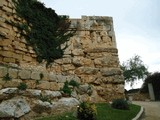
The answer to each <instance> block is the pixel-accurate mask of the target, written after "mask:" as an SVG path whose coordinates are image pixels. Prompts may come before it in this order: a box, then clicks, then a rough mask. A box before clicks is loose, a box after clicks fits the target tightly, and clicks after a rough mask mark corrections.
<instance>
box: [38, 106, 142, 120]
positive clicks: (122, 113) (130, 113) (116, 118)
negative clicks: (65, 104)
mask: <svg viewBox="0 0 160 120" xmlns="http://www.w3.org/2000/svg"><path fill="white" fill-rule="evenodd" d="M96 107H97V120H131V119H132V118H134V117H135V116H136V115H137V113H138V112H139V111H140V106H137V105H133V104H130V110H117V109H113V108H111V107H110V105H109V104H106V103H97V104H96ZM73 113H74V112H67V113H64V114H61V115H57V116H50V117H45V118H40V119H36V120H77V119H76V117H74V116H73Z"/></svg>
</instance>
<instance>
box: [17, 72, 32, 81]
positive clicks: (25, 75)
mask: <svg viewBox="0 0 160 120" xmlns="http://www.w3.org/2000/svg"><path fill="white" fill-rule="evenodd" d="M18 75H19V77H20V78H21V79H30V78H31V71H29V70H21V71H19V74H18Z"/></svg>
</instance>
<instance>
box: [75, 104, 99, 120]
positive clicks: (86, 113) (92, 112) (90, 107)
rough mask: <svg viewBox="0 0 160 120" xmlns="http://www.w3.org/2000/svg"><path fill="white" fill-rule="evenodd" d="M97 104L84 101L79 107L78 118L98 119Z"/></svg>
mask: <svg viewBox="0 0 160 120" xmlns="http://www.w3.org/2000/svg"><path fill="white" fill-rule="evenodd" d="M96 114H97V110H96V106H95V104H93V103H88V102H82V103H81V104H80V105H79V107H78V108H77V118H78V119H79V120H96Z"/></svg>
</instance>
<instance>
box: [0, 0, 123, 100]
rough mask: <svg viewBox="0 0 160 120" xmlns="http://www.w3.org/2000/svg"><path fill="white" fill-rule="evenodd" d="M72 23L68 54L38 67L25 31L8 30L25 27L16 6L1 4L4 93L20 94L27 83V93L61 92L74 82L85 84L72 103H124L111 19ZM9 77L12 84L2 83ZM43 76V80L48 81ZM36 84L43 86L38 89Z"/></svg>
mask: <svg viewBox="0 0 160 120" xmlns="http://www.w3.org/2000/svg"><path fill="white" fill-rule="evenodd" d="M70 20H71V26H70V27H71V28H76V29H77V31H76V33H75V35H74V36H73V37H71V38H70V40H69V41H68V42H67V43H66V44H67V45H68V48H67V49H66V50H65V53H64V56H63V58H62V59H57V60H55V62H54V63H52V64H51V66H49V67H48V68H46V65H45V62H43V63H38V62H37V61H36V55H35V52H34V51H33V49H32V47H31V46H29V45H28V44H27V42H26V40H25V39H24V37H23V36H22V35H21V31H19V30H18V29H17V28H16V27H14V26H12V25H11V24H9V23H11V22H14V23H18V22H20V23H21V22H25V20H23V19H22V18H20V17H18V16H17V15H16V11H15V9H14V4H13V3H12V0H1V2H0V89H1V90H4V89H6V88H16V87H17V86H18V84H19V83H21V82H25V83H26V84H27V85H28V89H33V90H41V91H42V92H43V91H45V90H49V91H59V90H60V88H61V87H63V85H64V82H65V81H66V80H68V81H70V80H72V79H74V80H75V81H77V82H79V83H80V84H81V88H80V89H81V90H80V91H81V92H80V94H79V93H78V92H77V91H76V95H77V96H76V97H75V95H73V96H72V97H75V98H77V99H79V100H83V99H84V98H86V99H90V100H91V101H93V102H100V101H110V100H112V99H115V98H121V97H124V79H123V76H122V71H121V69H120V66H119V58H118V50H117V47H116V40H115V33H114V28H113V20H112V18H111V17H105V16H82V18H81V19H70ZM63 46H64V45H62V47H63ZM7 73H8V74H9V76H10V77H12V80H11V81H7V82H5V81H3V78H4V76H6V74H7ZM40 74H43V76H44V77H43V79H41V78H40ZM37 81H40V82H38V84H37ZM88 88H90V89H92V92H91V94H90V95H88V94H86V93H87V90H88ZM86 89H87V90H86ZM2 93H3V92H2ZM74 93H75V92H74Z"/></svg>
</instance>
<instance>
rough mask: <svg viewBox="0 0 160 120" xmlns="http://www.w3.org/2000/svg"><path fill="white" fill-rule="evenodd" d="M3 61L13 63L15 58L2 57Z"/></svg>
mask: <svg viewBox="0 0 160 120" xmlns="http://www.w3.org/2000/svg"><path fill="white" fill-rule="evenodd" d="M3 61H4V62H7V63H15V62H16V59H14V58H6V57H5V58H3Z"/></svg>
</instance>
